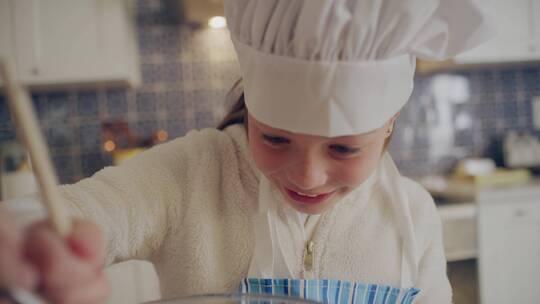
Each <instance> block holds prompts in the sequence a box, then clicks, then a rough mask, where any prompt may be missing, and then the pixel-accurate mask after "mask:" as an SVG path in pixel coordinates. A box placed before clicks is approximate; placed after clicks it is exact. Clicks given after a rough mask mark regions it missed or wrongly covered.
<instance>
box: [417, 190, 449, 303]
mask: <svg viewBox="0 0 540 304" xmlns="http://www.w3.org/2000/svg"><path fill="white" fill-rule="evenodd" d="M407 188H408V189H409V194H410V202H411V207H412V216H413V221H414V223H415V231H416V235H417V242H418V243H417V244H418V248H417V250H418V252H419V264H418V280H417V283H416V287H417V288H419V289H420V294H419V295H418V298H417V300H416V301H415V303H418V304H428V303H441V304H447V303H452V288H451V286H450V282H449V280H448V276H447V274H446V257H445V255H444V247H443V242H442V223H441V219H440V216H439V214H438V212H437V208H436V206H435V203H434V201H433V198H432V197H431V195H429V193H428V192H427V191H426V190H424V189H423V188H422V187H421V186H420V185H418V184H417V183H415V182H413V181H411V180H408V185H407Z"/></svg>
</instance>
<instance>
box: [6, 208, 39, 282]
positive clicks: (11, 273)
mask: <svg viewBox="0 0 540 304" xmlns="http://www.w3.org/2000/svg"><path fill="white" fill-rule="evenodd" d="M35 284H36V273H35V271H34V269H33V268H32V267H31V266H30V265H29V264H28V263H26V261H25V260H24V254H23V249H22V238H21V233H20V231H19V230H18V229H17V227H16V226H15V225H13V223H12V222H11V221H10V219H9V217H8V216H7V214H6V213H5V211H3V210H1V208H0V287H4V288H8V287H9V288H12V287H21V288H26V289H32V288H33V287H34V286H35Z"/></svg>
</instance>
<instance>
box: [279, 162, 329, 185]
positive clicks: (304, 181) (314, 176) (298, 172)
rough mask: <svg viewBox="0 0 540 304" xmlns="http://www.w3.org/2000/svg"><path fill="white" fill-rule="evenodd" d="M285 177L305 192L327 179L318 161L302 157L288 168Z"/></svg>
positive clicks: (324, 182)
mask: <svg viewBox="0 0 540 304" xmlns="http://www.w3.org/2000/svg"><path fill="white" fill-rule="evenodd" d="M287 179H288V180H289V182H290V183H291V184H293V185H294V186H295V187H297V188H298V190H303V191H306V192H307V191H309V190H313V189H317V188H319V187H322V186H324V185H325V184H326V181H327V174H326V170H325V168H324V166H323V165H322V164H321V163H320V162H317V161H314V160H310V159H304V160H302V161H300V162H298V163H297V164H295V165H294V166H292V167H291V168H289V170H288V171H287Z"/></svg>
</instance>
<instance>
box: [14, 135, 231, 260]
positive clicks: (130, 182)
mask: <svg viewBox="0 0 540 304" xmlns="http://www.w3.org/2000/svg"><path fill="white" fill-rule="evenodd" d="M220 136H221V137H223V136H224V135H222V134H221V132H219V131H217V130H203V131H191V132H189V133H188V134H187V135H186V136H184V137H182V138H178V139H175V140H173V141H170V142H168V143H164V144H161V145H158V146H155V147H153V148H151V149H149V150H147V151H145V152H143V153H141V154H139V155H137V156H135V157H133V158H131V159H129V160H127V161H126V162H124V163H123V164H122V165H119V166H114V167H106V168H104V169H102V170H100V171H98V172H97V173H95V174H94V175H93V176H92V177H89V178H86V179H83V180H81V181H79V182H77V183H75V184H70V185H63V186H60V187H59V188H60V192H61V194H62V197H63V199H64V202H63V204H64V206H65V207H66V208H67V209H68V210H69V213H70V214H71V216H74V217H80V218H85V219H88V220H90V221H93V222H95V223H96V224H97V225H98V226H99V227H100V228H101V229H102V232H103V234H104V236H105V239H106V241H107V260H106V263H107V264H111V263H113V262H120V261H123V260H128V259H150V258H151V256H152V254H153V253H154V252H155V251H156V250H157V249H158V248H159V247H160V246H161V243H162V242H163V240H164V239H165V237H166V236H167V233H168V231H169V230H170V224H171V223H174V224H175V225H181V223H179V222H181V221H182V215H181V214H179V213H182V210H183V209H182V206H183V204H187V203H189V202H185V199H184V198H185V197H187V196H188V195H186V194H189V193H190V191H195V190H194V189H192V185H191V182H190V176H191V177H193V175H194V174H197V172H200V171H201V170H200V168H201V162H204V159H208V158H212V157H213V154H212V153H215V150H216V149H212V148H210V146H212V145H216V143H217V142H219V140H215V139H216V137H220ZM19 201H20V200H19ZM23 203H24V204H23ZM6 205H7V206H8V209H12V210H13V211H14V212H15V213H18V215H16V218H19V219H20V221H26V222H29V220H28V218H29V217H30V218H32V219H33V220H34V221H35V220H37V219H39V218H42V217H43V212H40V210H39V209H41V208H40V206H39V200H38V199H37V197H33V199H25V200H24V202H17V200H15V201H13V202H11V203H10V202H8V203H7V204H6ZM30 205H32V206H33V207H32V208H30ZM179 206H180V207H179ZM10 211H11V210H10Z"/></svg>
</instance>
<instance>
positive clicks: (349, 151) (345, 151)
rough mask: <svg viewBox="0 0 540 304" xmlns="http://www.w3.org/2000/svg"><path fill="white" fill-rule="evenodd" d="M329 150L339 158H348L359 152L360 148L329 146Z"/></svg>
mask: <svg viewBox="0 0 540 304" xmlns="http://www.w3.org/2000/svg"><path fill="white" fill-rule="evenodd" d="M330 150H332V152H334V153H336V154H338V155H340V156H350V155H354V154H356V153H358V152H360V150H361V149H360V148H352V147H348V146H343V145H331V146H330Z"/></svg>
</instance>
